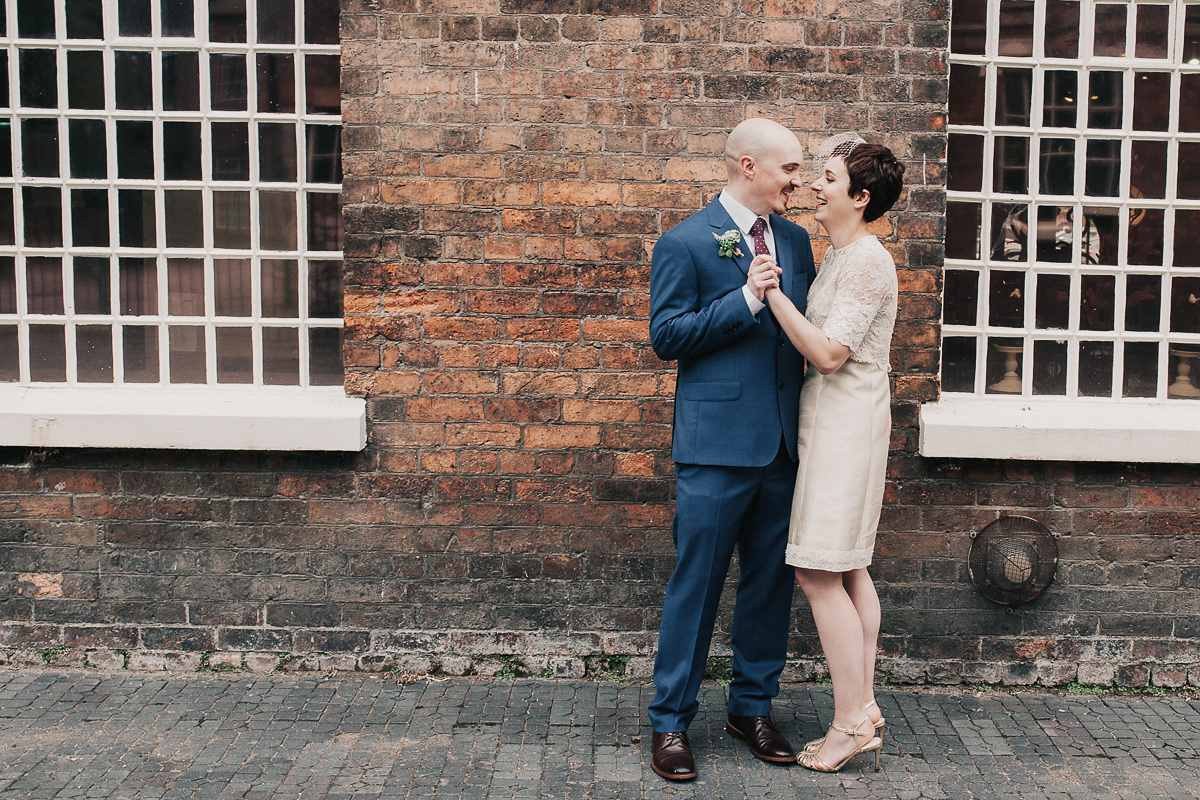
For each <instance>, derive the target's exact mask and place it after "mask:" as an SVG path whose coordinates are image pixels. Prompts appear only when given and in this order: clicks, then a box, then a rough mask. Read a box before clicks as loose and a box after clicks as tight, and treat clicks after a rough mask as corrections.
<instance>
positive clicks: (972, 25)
mask: <svg viewBox="0 0 1200 800" xmlns="http://www.w3.org/2000/svg"><path fill="white" fill-rule="evenodd" d="M987 18H988V13H987V0H955V2H954V3H952V4H951V6H950V50H951V51H953V52H955V53H962V54H963V55H972V56H981V55H983V54H984V46H985V45H986V44H987Z"/></svg>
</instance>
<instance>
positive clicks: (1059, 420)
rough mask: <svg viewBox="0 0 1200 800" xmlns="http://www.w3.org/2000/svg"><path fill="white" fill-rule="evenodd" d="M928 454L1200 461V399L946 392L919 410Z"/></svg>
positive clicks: (923, 452) (924, 451) (923, 447)
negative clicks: (1030, 396)
mask: <svg viewBox="0 0 1200 800" xmlns="http://www.w3.org/2000/svg"><path fill="white" fill-rule="evenodd" d="M920 453H921V455H923V456H931V457H935V458H1001V459H1015V460H1045V461H1121V462H1157V463H1180V464H1193V463H1198V462H1200V401H1176V402H1166V403H1162V402H1141V403H1139V402H1136V401H1133V402H1130V401H1121V402H1119V403H1118V402H1113V401H1092V402H1088V401H1080V400H1071V401H1066V400H1058V401H1054V400H1045V399H1041V398H1038V399H1028V398H1026V399H1014V398H1002V399H993V398H990V397H986V398H985V397H965V396H959V397H956V396H954V395H949V396H943V397H942V399H941V400H940V401H938V402H936V403H927V404H925V405H924V406H922V407H921V445H920Z"/></svg>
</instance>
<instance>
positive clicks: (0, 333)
mask: <svg viewBox="0 0 1200 800" xmlns="http://www.w3.org/2000/svg"><path fill="white" fill-rule="evenodd" d="M20 379H21V345H20V342H19V341H18V339H17V326H16V325H0V381H5V382H6V383H8V382H12V381H17V380H20Z"/></svg>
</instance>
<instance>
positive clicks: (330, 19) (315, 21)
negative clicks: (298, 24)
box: [304, 0, 340, 44]
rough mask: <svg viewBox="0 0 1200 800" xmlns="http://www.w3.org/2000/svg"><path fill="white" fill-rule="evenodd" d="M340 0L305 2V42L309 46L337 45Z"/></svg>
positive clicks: (305, 0) (307, 0) (310, 0)
mask: <svg viewBox="0 0 1200 800" xmlns="http://www.w3.org/2000/svg"><path fill="white" fill-rule="evenodd" d="M339 10H340V4H339V2H338V0H304V41H305V42H307V43H309V44H337V43H338V42H339V41H340V37H339V36H338V15H339Z"/></svg>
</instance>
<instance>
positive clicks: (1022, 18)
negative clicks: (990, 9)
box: [999, 0, 1033, 56]
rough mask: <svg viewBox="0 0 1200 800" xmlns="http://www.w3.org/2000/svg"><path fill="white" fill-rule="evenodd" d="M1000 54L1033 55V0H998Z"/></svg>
mask: <svg viewBox="0 0 1200 800" xmlns="http://www.w3.org/2000/svg"><path fill="white" fill-rule="evenodd" d="M999 44H1000V55H1002V56H1031V55H1033V0H1000V41H999Z"/></svg>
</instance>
